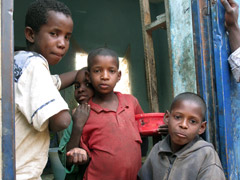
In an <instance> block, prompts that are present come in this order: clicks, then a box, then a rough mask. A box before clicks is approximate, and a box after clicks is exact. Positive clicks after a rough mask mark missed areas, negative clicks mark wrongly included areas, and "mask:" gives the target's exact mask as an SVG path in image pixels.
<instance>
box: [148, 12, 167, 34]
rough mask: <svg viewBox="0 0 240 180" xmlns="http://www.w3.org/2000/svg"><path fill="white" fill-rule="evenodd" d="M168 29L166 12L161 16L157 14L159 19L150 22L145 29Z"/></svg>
mask: <svg viewBox="0 0 240 180" xmlns="http://www.w3.org/2000/svg"><path fill="white" fill-rule="evenodd" d="M158 28H161V29H166V15H165V14H161V15H159V16H157V19H156V20H155V21H153V22H152V23H151V24H148V25H146V26H145V30H146V31H148V32H149V31H150V32H151V31H153V30H155V29H158Z"/></svg>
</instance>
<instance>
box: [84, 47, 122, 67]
mask: <svg viewBox="0 0 240 180" xmlns="http://www.w3.org/2000/svg"><path fill="white" fill-rule="evenodd" d="M99 55H100V56H111V57H114V58H115V59H116V61H117V66H118V67H119V59H118V55H117V53H116V52H115V51H113V50H111V49H108V48H98V49H94V50H92V51H90V53H89V54H88V70H90V67H91V66H92V59H93V58H94V57H96V56H99Z"/></svg>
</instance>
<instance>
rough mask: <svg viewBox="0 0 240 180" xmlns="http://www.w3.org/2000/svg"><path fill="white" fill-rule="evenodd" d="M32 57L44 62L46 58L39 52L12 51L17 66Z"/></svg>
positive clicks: (22, 64) (24, 63)
mask: <svg viewBox="0 0 240 180" xmlns="http://www.w3.org/2000/svg"><path fill="white" fill-rule="evenodd" d="M32 59H39V60H40V62H44V63H46V62H47V60H46V59H45V58H44V57H43V56H42V55H41V54H39V53H36V52H32V51H16V52H14V63H15V64H17V65H18V66H24V65H25V66H26V64H28V63H29V62H30V60H32ZM36 62H38V61H36Z"/></svg>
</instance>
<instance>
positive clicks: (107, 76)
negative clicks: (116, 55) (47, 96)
mask: <svg viewBox="0 0 240 180" xmlns="http://www.w3.org/2000/svg"><path fill="white" fill-rule="evenodd" d="M101 78H102V79H104V80H105V79H109V74H108V72H107V71H103V73H102V76H101Z"/></svg>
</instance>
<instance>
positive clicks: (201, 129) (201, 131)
mask: <svg viewBox="0 0 240 180" xmlns="http://www.w3.org/2000/svg"><path fill="white" fill-rule="evenodd" d="M206 126H207V121H204V122H202V124H201V127H200V129H199V131H198V134H199V135H200V134H202V133H204V131H205V129H206Z"/></svg>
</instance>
